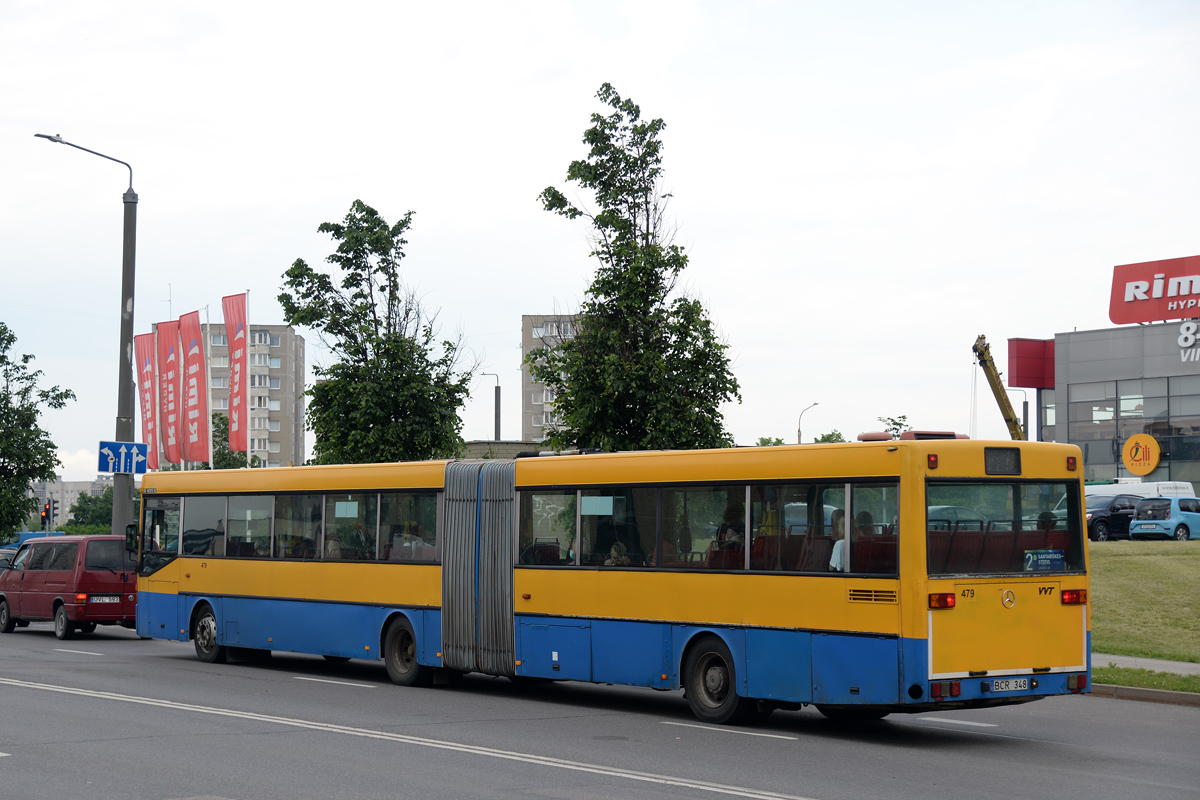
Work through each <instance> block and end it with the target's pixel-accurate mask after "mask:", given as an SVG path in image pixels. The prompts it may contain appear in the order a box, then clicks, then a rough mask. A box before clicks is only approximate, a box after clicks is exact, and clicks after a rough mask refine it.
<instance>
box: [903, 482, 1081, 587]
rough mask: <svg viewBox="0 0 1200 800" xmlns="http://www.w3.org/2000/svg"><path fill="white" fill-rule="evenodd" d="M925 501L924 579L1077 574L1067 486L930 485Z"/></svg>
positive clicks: (1074, 508)
mask: <svg viewBox="0 0 1200 800" xmlns="http://www.w3.org/2000/svg"><path fill="white" fill-rule="evenodd" d="M925 496H926V522H927V524H926V530H927V534H926V541H927V547H928V566H929V574H930V575H971V574H987V575H991V574H998V573H999V574H1003V573H1014V572H1016V573H1039V574H1041V573H1047V572H1073V571H1079V570H1082V569H1083V541H1082V537H1081V535H1080V521H1079V487H1078V486H1076V485H1075V484H1073V483H1065V482H1064V483H1025V482H998V481H947V482H937V483H934V482H930V483H929V484H928V486H927V487H926V494H925Z"/></svg>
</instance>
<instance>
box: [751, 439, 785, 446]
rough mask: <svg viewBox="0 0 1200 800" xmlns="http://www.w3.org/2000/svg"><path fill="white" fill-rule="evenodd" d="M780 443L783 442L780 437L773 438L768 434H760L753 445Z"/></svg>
mask: <svg viewBox="0 0 1200 800" xmlns="http://www.w3.org/2000/svg"><path fill="white" fill-rule="evenodd" d="M781 444H783V439H780V438H779V437H775V438H774V439H772V438H771V437H770V436H760V437H758V441H757V442H755V445H754V446H755V447H779V446H780V445H781Z"/></svg>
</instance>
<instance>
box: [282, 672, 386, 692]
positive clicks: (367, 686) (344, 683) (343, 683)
mask: <svg viewBox="0 0 1200 800" xmlns="http://www.w3.org/2000/svg"><path fill="white" fill-rule="evenodd" d="M295 677H296V680H298V681H316V682H317V683H336V684H337V685H338V686H360V687H362V688H363V689H374V688H375V687H374V686H372V685H371V684H369V683H351V682H350V681H327V680H325V679H324V678H301V677H300V676H299V675H297V676H295Z"/></svg>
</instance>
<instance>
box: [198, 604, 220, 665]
mask: <svg viewBox="0 0 1200 800" xmlns="http://www.w3.org/2000/svg"><path fill="white" fill-rule="evenodd" d="M192 639H193V640H194V641H195V643H196V658H198V659H200V660H201V661H203V662H205V663H208V664H224V663H225V648H224V646H222V645H219V644H217V617H216V615H215V614H213V610H212V608H210V607H208V606H205V607H204V610H203V611H201V612H200V616H198V617H196V624H195V626H193V627H192Z"/></svg>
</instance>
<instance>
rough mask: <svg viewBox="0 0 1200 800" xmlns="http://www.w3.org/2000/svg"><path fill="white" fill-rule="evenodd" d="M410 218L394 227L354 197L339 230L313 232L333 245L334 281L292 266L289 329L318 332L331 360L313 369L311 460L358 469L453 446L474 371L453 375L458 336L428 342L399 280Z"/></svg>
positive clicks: (458, 441) (417, 307)
mask: <svg viewBox="0 0 1200 800" xmlns="http://www.w3.org/2000/svg"><path fill="white" fill-rule="evenodd" d="M412 217H413V212H411V211H409V212H408V213H407V214H405V215H404V217H402V218H401V219H400V221H399V222H397V223H396V224H395V225H392V226H389V225H388V223H387V222H386V221H385V220H384V219H383V217H381V216H379V214H378V212H376V211H375V209H373V208H371V207H370V206H368V205H366V204H365V203H363V202H362V201H361V200H355V201H354V203H352V204H351V206H350V211H349V213H347V214H346V217H345V219H344V221H343V222H342V223H334V222H325V223H322V224H321V225H320V226H319V227H318V228H317V230H318V231H320V232H321V233H328V234H330V236H332V238H333V239H334V241H336V242H337V249H336V251H335V252H334V253H333V254H331V255H330V256H329V257H328V258H327V259H326V261H327V262H329V263H330V264H332V265H334V267H336V268H337V269H338V270H340V272H341V278H340V280H339V281H338V282H337V283H335V282H334V279H333V278H332V277H331V276H330V275H328V274H326V273H324V272H318V271H316V270H314V269H312V268H311V267H309V266H308V264H306V263H305V262H304V260H303V259H297V260H296V262H295V263H293V264H292V266H291V268H290V269H288V270H287V272H286V273H284V284H283V287H282V288H283V292H282V294H280V295H279V302H280V304H281V305H282V306H283V311H284V315H285V316H286V317H287V323H288V324H289V325H303V326H306V327H309V328H313V329H315V330H316V331H317V333H318V335H319V336H320V338H321V341H322V343H323V344H325V346H326V347H328V348H329V349H330V351H331V352H332V353H333V354H334V356H335V358H336V359H337V360H336V361H334V363H333V364H331V365H330V366H328V367H320V366H318V367H314V368H313V372H314V374H315V375H316V377H317V383H316V384H315V385H314V386H313V387H312V388H310V389H309V390H308V391H307V392H306V394H307V395H308V396H309V398H310V400H309V403H308V411H307V423H306V424H307V426H308V429H309V430H311V431H312V432H313V433H314V434H315V437H314V438H315V442H314V444H313V461H314V462H315V463H318V464H362V463H369V462H379V461H410V460H419V459H427V458H438V457H448V456H453V455H455V454H457V453H458V452H459V450H460V448H461V447H462V437H460V436H459V430H460V429H461V428H462V420H460V419H459V416H458V411H459V408H461V407H462V405H463V402H464V401H465V400H466V398H467V396H468V394H469V387H470V378H471V372H472V371H473V370H474V365H472V366H471V367H470V368H468V369H465V370H463V371H461V372H459V371H457V366H458V361H459V356H460V352H461V339H459V340H456V341H442V342H440V343H438V342H435V341H434V339H435V336H436V331H435V328H434V321H435V316H436V315H434V316H430V315H427V314H426V313H425V311H424V309H423V308H422V307H421V303H420V301H419V300H418V298H417V296H416V295H415V294H414V293H413V292H412V291H411V290H410V289H408V288H406V287H405V286H404V285H403V283H402V282H401V280H400V274H399V265H400V260H401V259H403V258H404V245H405V244H407V241H406V240H405V239H404V234H405V232H406V231H407V230H408V228H409V226H410V225H411V223H412Z"/></svg>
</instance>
